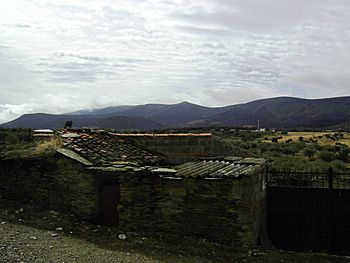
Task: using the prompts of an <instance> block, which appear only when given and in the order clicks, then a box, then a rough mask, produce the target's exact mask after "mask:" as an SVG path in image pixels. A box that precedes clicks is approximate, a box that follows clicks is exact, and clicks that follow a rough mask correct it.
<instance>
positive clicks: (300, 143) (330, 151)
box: [220, 131, 350, 170]
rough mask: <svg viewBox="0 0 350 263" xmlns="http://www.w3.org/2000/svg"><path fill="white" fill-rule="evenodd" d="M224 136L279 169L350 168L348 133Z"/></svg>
mask: <svg viewBox="0 0 350 263" xmlns="http://www.w3.org/2000/svg"><path fill="white" fill-rule="evenodd" d="M220 136H221V137H222V138H223V139H224V140H225V141H226V142H228V143H230V144H231V145H233V146H235V147H236V148H237V149H244V150H245V151H246V152H248V153H249V155H250V156H254V157H263V158H266V159H268V160H270V161H271V163H272V165H271V167H272V169H276V170H327V169H328V168H330V167H332V168H333V169H336V170H346V169H349V168H350V147H349V145H350V134H348V133H338V132H263V133H262V132H254V131H241V132H237V131H235V132H229V131H225V132H221V134H220ZM238 152H240V151H238Z"/></svg>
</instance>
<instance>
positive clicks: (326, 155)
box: [320, 149, 336, 162]
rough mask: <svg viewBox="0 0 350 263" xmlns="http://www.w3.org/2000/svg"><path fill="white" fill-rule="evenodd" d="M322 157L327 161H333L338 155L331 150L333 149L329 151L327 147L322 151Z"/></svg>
mask: <svg viewBox="0 0 350 263" xmlns="http://www.w3.org/2000/svg"><path fill="white" fill-rule="evenodd" d="M320 158H321V159H322V160H324V161H326V162H331V161H333V160H335V158H336V155H335V153H334V152H331V151H328V150H326V149H323V150H322V151H321V152H320Z"/></svg>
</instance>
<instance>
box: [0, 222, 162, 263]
mask: <svg viewBox="0 0 350 263" xmlns="http://www.w3.org/2000/svg"><path fill="white" fill-rule="evenodd" d="M0 224H1V225H0V233H1V239H0V259H1V260H0V261H1V262H23V263H26V262H28V263H32V262H38V263H41V262H42V263H48V262H55V263H56V262H57V263H59V262H61V263H63V262H84V263H85V262H94V263H95V262H164V261H160V260H156V259H152V258H149V257H147V256H145V255H142V254H140V253H130V252H121V251H115V250H114V251H112V250H108V249H105V248H100V247H98V246H97V245H96V244H94V243H90V242H87V241H86V240H84V239H78V238H74V237H70V236H66V235H63V234H61V233H59V232H60V231H55V232H52V231H46V230H42V229H36V228H33V227H28V226H26V225H18V224H16V225H15V224H12V223H8V222H6V221H2V222H1V223H0Z"/></svg>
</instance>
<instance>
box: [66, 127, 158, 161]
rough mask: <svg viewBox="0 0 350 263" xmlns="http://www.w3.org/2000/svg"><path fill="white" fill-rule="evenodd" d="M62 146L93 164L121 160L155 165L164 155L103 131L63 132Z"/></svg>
mask: <svg viewBox="0 0 350 263" xmlns="http://www.w3.org/2000/svg"><path fill="white" fill-rule="evenodd" d="M61 137H62V140H63V146H64V148H65V149H68V150H71V151H73V152H75V153H77V154H79V155H80V156H81V157H83V158H84V159H86V160H88V161H89V162H91V163H92V164H93V165H94V166H113V165H117V166H118V165H119V164H120V163H121V162H131V163H134V164H137V165H155V164H158V163H159V162H160V161H161V160H164V157H163V156H161V155H157V154H154V153H151V152H149V151H148V150H146V149H143V148H141V147H140V146H137V145H135V144H133V143H132V142H130V141H129V140H128V139H125V138H121V137H119V136H115V135H111V134H108V133H106V132H104V133H93V132H89V133H84V132H74V133H64V134H61Z"/></svg>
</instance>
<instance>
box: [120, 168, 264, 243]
mask: <svg viewBox="0 0 350 263" xmlns="http://www.w3.org/2000/svg"><path fill="white" fill-rule="evenodd" d="M119 181H120V191H121V195H120V203H119V206H118V210H119V226H120V228H121V229H122V230H124V231H134V232H141V233H144V234H145V235H147V234H149V235H155V234H157V235H160V236H169V237H178V238H182V237H186V236H188V237H195V238H197V239H205V240H209V241H211V242H216V243H220V244H229V245H234V246H235V247H236V248H250V247H253V246H255V245H256V244H257V242H258V239H259V237H260V234H261V232H262V229H261V228H262V223H263V215H264V208H265V191H264V187H263V184H264V176H263V171H262V170H257V171H256V172H255V173H254V174H251V175H244V176H242V178H240V179H230V180H229V179H222V180H205V179H199V178H197V179H195V178H184V179H180V180H179V179H177V180H176V179H164V178H160V177H158V176H153V177H149V176H147V177H142V176H136V177H132V178H128V177H124V176H120V177H119Z"/></svg>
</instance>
